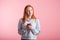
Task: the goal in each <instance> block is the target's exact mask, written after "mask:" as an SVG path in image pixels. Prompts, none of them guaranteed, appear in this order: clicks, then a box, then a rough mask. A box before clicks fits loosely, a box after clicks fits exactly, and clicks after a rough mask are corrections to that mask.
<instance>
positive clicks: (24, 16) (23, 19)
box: [22, 5, 36, 23]
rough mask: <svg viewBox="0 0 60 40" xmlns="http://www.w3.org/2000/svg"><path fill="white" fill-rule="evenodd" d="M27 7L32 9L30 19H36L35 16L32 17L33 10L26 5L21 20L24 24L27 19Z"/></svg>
mask: <svg viewBox="0 0 60 40" xmlns="http://www.w3.org/2000/svg"><path fill="white" fill-rule="evenodd" d="M27 7H31V8H32V9H33V14H32V16H31V19H36V17H35V15H34V8H33V7H32V6H31V5H27V6H26V7H25V8H24V15H23V18H22V21H23V23H25V21H26V20H27V18H28V15H27V12H26V9H27Z"/></svg>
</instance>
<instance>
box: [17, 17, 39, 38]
mask: <svg viewBox="0 0 60 40" xmlns="http://www.w3.org/2000/svg"><path fill="white" fill-rule="evenodd" d="M27 24H31V25H32V28H31V30H27V29H26V26H27ZM39 33H40V21H39V19H30V20H26V21H25V23H24V24H23V23H22V18H21V19H19V22H18V34H19V35H21V38H22V39H36V38H37V35H38V34H39Z"/></svg>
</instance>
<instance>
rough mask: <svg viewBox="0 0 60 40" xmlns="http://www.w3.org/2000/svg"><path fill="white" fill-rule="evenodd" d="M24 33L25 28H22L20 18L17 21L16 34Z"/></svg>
mask: <svg viewBox="0 0 60 40" xmlns="http://www.w3.org/2000/svg"><path fill="white" fill-rule="evenodd" d="M24 33H25V30H23V29H22V19H20V20H19V22H18V34H20V35H22V34H24Z"/></svg>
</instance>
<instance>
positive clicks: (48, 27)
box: [0, 0, 60, 40]
mask: <svg viewBox="0 0 60 40" xmlns="http://www.w3.org/2000/svg"><path fill="white" fill-rule="evenodd" d="M27 4H30V5H32V6H33V7H34V12H35V16H36V17H37V18H39V19H40V23H41V27H40V29H41V32H40V34H39V35H38V38H37V40H60V0H0V40H20V39H21V36H20V35H19V34H18V27H17V25H18V21H19V19H20V18H21V17H22V16H23V12H24V7H25V6H26V5H27Z"/></svg>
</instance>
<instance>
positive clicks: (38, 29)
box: [31, 19, 40, 35]
mask: <svg viewBox="0 0 60 40" xmlns="http://www.w3.org/2000/svg"><path fill="white" fill-rule="evenodd" d="M31 31H32V33H33V34H34V35H38V34H39V33H40V21H39V19H37V20H36V27H35V28H32V29H31Z"/></svg>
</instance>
